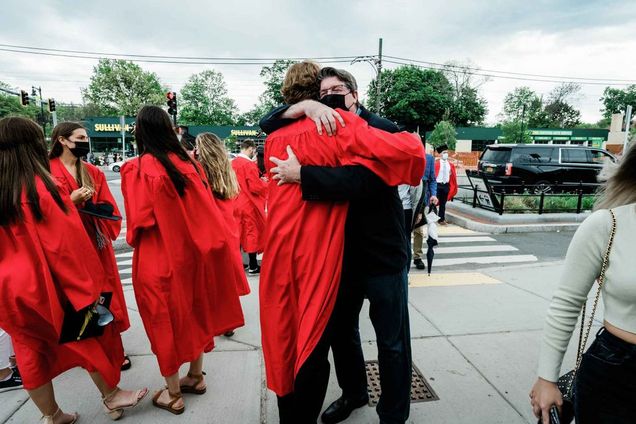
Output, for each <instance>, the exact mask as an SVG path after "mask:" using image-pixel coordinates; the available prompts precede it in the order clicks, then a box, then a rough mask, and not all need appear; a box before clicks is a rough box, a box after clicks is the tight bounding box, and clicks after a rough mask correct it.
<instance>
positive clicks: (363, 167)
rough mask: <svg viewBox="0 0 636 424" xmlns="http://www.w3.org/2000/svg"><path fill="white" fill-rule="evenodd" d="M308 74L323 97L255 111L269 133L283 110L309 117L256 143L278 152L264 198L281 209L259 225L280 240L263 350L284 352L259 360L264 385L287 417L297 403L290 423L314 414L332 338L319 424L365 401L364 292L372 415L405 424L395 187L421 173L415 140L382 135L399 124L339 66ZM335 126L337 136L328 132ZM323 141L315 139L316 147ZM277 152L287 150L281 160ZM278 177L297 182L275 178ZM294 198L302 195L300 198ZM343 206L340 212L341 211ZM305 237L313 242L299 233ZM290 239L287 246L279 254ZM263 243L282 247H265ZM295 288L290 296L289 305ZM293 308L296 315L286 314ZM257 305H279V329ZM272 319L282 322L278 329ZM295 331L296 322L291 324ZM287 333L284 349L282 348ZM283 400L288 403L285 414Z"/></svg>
mask: <svg viewBox="0 0 636 424" xmlns="http://www.w3.org/2000/svg"><path fill="white" fill-rule="evenodd" d="M310 69H311V68H310ZM317 79H318V82H319V90H320V91H319V96H320V98H321V102H323V103H324V104H321V103H319V102H317V101H315V100H303V101H300V102H298V103H296V104H293V105H291V106H289V105H287V106H283V107H281V108H277V109H275V110H274V111H272V112H271V113H270V114H269V115H268V116H266V117H265V118H264V119H262V120H261V128H262V129H263V130H264V131H265V132H267V133H270V134H271V133H272V132H274V131H275V130H277V129H280V128H282V127H284V126H285V125H287V124H289V122H290V121H289V119H285V118H290V119H297V118H300V117H304V116H307V117H309V119H306V120H303V121H301V122H299V123H296V124H293V125H290V126H289V127H286V128H284V129H280V130H279V131H278V132H275V133H274V134H272V135H270V137H271V138H270V137H268V141H267V142H266V145H265V148H266V154H265V157H266V159H269V158H270V156H272V157H273V156H277V157H278V158H279V159H277V160H276V167H275V168H274V169H272V170H271V172H272V173H273V174H274V175H275V177H273V178H275V179H274V180H272V182H271V183H270V184H271V188H272V189H271V192H270V202H269V205H270V206H271V208H274V207H275V204H276V203H275V202H276V199H278V200H279V203H280V205H281V206H280V207H281V209H282V210H283V211H286V212H287V214H289V215H287V214H282V216H280V217H279V216H278V215H277V213H276V212H275V211H274V209H272V211H271V213H270V215H269V217H268V219H269V223H268V226H269V225H270V224H271V227H268V234H270V236H269V237H268V238H267V240H268V243H269V242H270V241H273V242H274V243H278V244H279V246H277V247H272V246H271V245H270V244H268V251H267V252H266V256H265V257H264V261H265V262H264V264H263V265H264V267H266V269H264V271H267V270H269V269H270V268H269V267H270V266H271V269H272V270H273V271H276V272H278V274H273V275H272V277H271V278H270V277H268V272H269V271H268V272H264V273H263V276H261V287H260V294H261V326H262V328H263V336H264V337H263V340H264V343H263V351H264V354H266V361H271V359H270V357H269V355H271V352H273V353H274V354H276V353H278V354H279V355H281V357H282V359H283V360H282V361H278V362H275V363H274V366H269V367H268V370H267V377H268V386H269V387H270V388H272V389H273V390H274V391H275V392H276V393H277V394H278V395H279V396H280V398H279V411H280V412H281V418H283V413H284V411H290V409H291V411H292V414H293V413H299V412H300V413H301V414H303V415H302V416H303V417H305V419H304V421H295V422H315V418H316V417H317V415H318V413H319V412H320V407H321V405H322V402H323V399H324V396H325V388H326V382H327V381H328V375H329V363H328V361H327V358H326V353H327V351H328V348H329V346H331V348H332V350H333V353H334V361H335V367H336V375H337V376H338V383H339V384H340V386H341V387H342V388H343V392H344V393H343V396H342V397H341V398H340V399H338V400H337V401H335V402H334V403H332V405H331V406H330V407H329V408H327V410H326V411H325V412H324V413H323V414H322V421H323V422H339V421H342V420H344V419H346V418H347V417H348V416H349V414H350V413H351V411H352V410H353V409H355V408H358V407H360V406H362V405H363V404H365V403H366V402H367V401H368V397H367V377H366V372H365V365H364V357H363V355H362V348H361V344H360V333H359V329H358V316H359V313H360V308H361V307H362V302H363V299H364V297H365V296H367V297H368V298H369V300H370V302H371V310H372V315H371V318H372V321H373V325H374V327H375V329H376V335H377V339H378V349H379V360H380V367H381V370H382V371H381V372H382V373H383V374H382V375H390V376H391V378H384V379H383V380H382V393H383V394H382V400H381V401H380V404H379V407H378V413H379V415H380V417H381V420H383V421H384V420H386V421H387V422H404V421H405V420H406V419H407V418H408V410H409V398H410V386H411V382H410V381H411V356H410V337H409V325H408V310H407V294H406V290H407V281H406V265H407V253H406V242H405V238H406V236H405V233H404V213H403V210H402V204H401V202H400V199H399V196H398V193H397V188H396V185H398V184H400V183H405V184H417V183H418V182H419V180H420V179H421V177H422V174H423V172H424V160H423V159H424V149H423V146H422V143H421V141H420V140H419V137H416V136H414V135H412V134H407V133H401V134H390V133H389V132H397V126H396V125H395V124H393V123H391V122H390V121H388V120H385V119H382V118H380V117H378V116H376V115H374V114H372V113H370V112H369V111H367V110H366V109H364V108H363V107H362V106H361V105H360V104H359V103H358V92H357V84H356V81H355V79H354V78H353V76H352V75H351V74H349V73H348V72H346V71H344V70H338V69H335V68H323V69H322V70H320V72H319V73H318V75H317ZM312 80H313V79H312V78H307V77H305V78H301V79H300V81H301V82H304V84H300V86H301V87H299V88H302V87H303V86H306V85H307V84H311V82H312ZM307 91H310V90H307ZM305 92H306V91H305ZM310 92H311V91H310ZM307 98H308V99H311V98H312V97H307ZM326 106H327V107H326ZM334 109H339V110H334ZM340 115H342V116H340ZM358 117H359V118H358ZM360 118H361V119H360ZM340 119H344V120H345V122H346V125H345V127H344V128H339V127H338V128H337V130H336V125H337V124H336V121H339V120H340ZM365 121H366V122H365ZM323 123H324V126H325V131H324V132H323ZM314 127H316V128H315V129H314ZM381 129H382V130H389V132H385V131H381ZM323 134H324V135H323ZM334 134H335V135H336V137H335V138H333V137H329V135H334ZM279 137H280V138H279ZM288 137H289V138H291V139H292V141H293V142H291V143H289V144H290V145H293V147H292V148H295V149H296V150H297V151H298V157H296V155H294V154H293V151H291V150H290V151H289V152H287V151H286V150H287V148H286V144H287V139H288ZM275 140H276V141H275ZM338 140H340V141H338ZM321 145H324V146H323V147H319V146H321ZM274 146H276V148H274ZM334 148H337V149H339V150H340V149H341V151H340V152H336V153H337V154H336V158H340V163H338V161H334V160H333V159H332V156H331V154H333V151H332V150H331V149H334ZM270 149H272V150H271V153H269V152H270ZM314 149H321V151H320V153H318V152H316V151H315V150H314ZM323 150H324V151H323ZM287 155H288V158H287V159H285V160H282V158H284V157H285V156H287ZM360 159H363V160H360ZM347 160H348V161H347ZM301 164H302V166H301ZM325 165H331V166H325ZM268 167H270V166H268ZM282 183H298V184H300V185H299V186H298V185H291V186H289V185H281V186H280V187H279V186H278V184H282ZM301 196H302V199H303V200H304V202H300V203H298V200H299V199H300V198H301ZM346 203H348V209H347V210H345V209H344V208H343V206H344V204H346ZM321 210H322V211H325V210H330V211H331V212H330V214H329V215H328V217H326V216H325V215H323V213H320V212H318V211H321ZM314 211H315V212H314ZM293 212H296V213H293ZM343 215H344V216H343ZM287 216H289V219H286V218H287ZM276 219H279V220H280V222H279V226H278V227H274V224H272V222H274V221H275V220H276ZM343 221H344V222H343ZM343 225H344V232H342V228H343V227H342V226H343ZM274 228H276V230H275V229H274ZM279 229H283V231H281V230H279ZM270 230H271V231H270ZM325 234H330V236H325ZM308 237H310V240H312V242H311V243H308V242H307V240H308ZM290 240H293V241H295V243H296V245H295V247H294V248H292V249H291V250H290V251H289V252H287V249H288V248H289V241H290ZM269 249H271V250H269ZM343 250H344V254H342V253H341V252H343ZM273 251H276V252H280V253H282V254H281V255H274V254H272V252H273ZM285 252H287V253H285ZM292 252H293V253H292ZM284 257H287V258H288V260H289V261H291V263H288V264H287V265H286V266H275V265H274V264H271V265H268V262H267V261H269V260H270V259H271V260H272V261H273V260H274V258H284ZM287 270H291V271H292V272H294V273H296V279H291V280H290V276H289V275H288V274H287V275H286V274H285V273H286V272H287ZM340 270H341V272H340ZM279 276H280V277H283V276H284V277H285V279H286V281H287V284H286V285H288V286H289V288H288V290H289V292H291V293H292V294H294V295H295V296H294V297H293V298H292V300H289V298H290V296H288V295H287V293H288V292H287V291H286V290H284V288H283V287H284V286H282V285H281V286H279V287H280V288H279V289H278V290H277V291H269V290H267V288H266V287H265V286H266V284H265V283H264V281H271V284H270V285H268V286H267V287H271V285H273V284H275V283H276V282H277V281H278V280H277V277H279ZM339 276H340V278H338V277H339ZM296 296H297V297H298V299H299V300H300V301H299V303H298V304H297V305H294V303H293V299H295V298H296ZM277 299H283V300H285V301H286V304H290V306H291V307H289V308H286V309H285V310H284V311H280V312H276V308H275V307H276V304H277ZM316 299H320V301H316ZM290 302H291V303H290ZM331 308H333V311H332V312H331V313H330V310H331ZM296 310H298V312H294V311H296ZM266 311H272V312H273V313H277V314H281V319H280V323H279V324H277V325H279V326H280V327H276V326H273V327H272V328H268V326H267V322H264V320H266V319H267V317H268V314H267V312H266ZM285 312H287V313H285ZM294 317H301V318H302V320H299V321H298V322H296V323H295V325H294V323H293V322H292V323H290V319H292V320H293V319H295V318H294ZM327 321H328V323H327ZM272 323H276V321H275V320H272ZM285 323H289V326H286V325H285ZM277 328H281V329H285V328H290V329H291V330H286V331H285V332H284V333H283V334H281V335H277V331H276V329H277ZM294 328H298V329H299V331H297V332H294V330H293V329H294ZM266 334H272V335H273V336H272V339H271V340H273V342H272V341H271V340H270V341H267V340H266V337H265V336H266ZM290 340H291V344H292V346H291V347H288V348H284V344H289V343H290ZM278 341H280V343H284V344H279V343H277V342H278ZM295 342H298V344H294V343H295ZM270 343H271V344H272V346H269V344H270ZM325 345H326V347H325ZM297 346H298V347H301V348H302V349H299V348H298V347H297ZM266 352H267V353H266ZM287 352H296V356H295V361H294V362H295V364H296V365H295V366H294V367H292V368H289V367H290V364H289V360H286V358H288V357H287V356H285V353H287ZM287 354H288V353H287ZM277 363H278V364H282V366H281V368H280V370H287V372H279V368H278V367H277V366H275V365H276V364H277ZM270 365H271V364H270ZM291 372H293V373H294V374H292V373H291ZM292 377H294V378H295V380H294V378H292ZM292 382H293V386H292V384H291V383H292ZM279 384H280V385H279ZM290 391H292V393H291V396H290V395H289V392H290ZM300 399H304V401H303V400H300ZM292 405H298V406H296V410H295V411H294V409H293V408H294V407H293V406H292ZM292 416H293V415H292Z"/></svg>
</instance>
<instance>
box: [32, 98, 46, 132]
mask: <svg viewBox="0 0 636 424" xmlns="http://www.w3.org/2000/svg"><path fill="white" fill-rule="evenodd" d="M35 91H36V89H35V87H34V86H31V94H32V95H33V97H35ZM37 91H38V92H39V93H40V100H38V102H40V122H41V123H42V131H44V136H45V137H46V119H45V116H44V103H42V87H41V86H40V87H38V88H37Z"/></svg>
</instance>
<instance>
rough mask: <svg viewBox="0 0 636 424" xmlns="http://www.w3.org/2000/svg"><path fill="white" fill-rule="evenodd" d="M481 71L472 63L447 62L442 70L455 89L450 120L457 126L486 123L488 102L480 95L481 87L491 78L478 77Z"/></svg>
mask: <svg viewBox="0 0 636 424" xmlns="http://www.w3.org/2000/svg"><path fill="white" fill-rule="evenodd" d="M477 70H479V68H476V67H475V66H474V65H472V64H471V63H466V64H462V63H459V62H447V63H446V64H445V65H444V68H443V69H442V72H443V73H444V76H446V79H448V82H449V83H450V85H451V87H452V88H453V105H452V107H451V109H450V113H449V120H450V121H451V122H452V123H453V124H455V126H464V127H466V126H474V125H479V124H481V123H483V122H484V118H485V117H486V114H487V113H488V102H487V101H486V99H484V98H483V97H481V96H480V95H479V87H481V86H482V85H483V84H484V83H486V82H488V81H489V80H490V77H487V76H486V77H484V76H477V75H475V72H476V71H477Z"/></svg>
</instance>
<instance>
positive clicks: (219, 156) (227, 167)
mask: <svg viewBox="0 0 636 424" xmlns="http://www.w3.org/2000/svg"><path fill="white" fill-rule="evenodd" d="M195 144H196V146H197V148H198V150H199V155H198V159H199V162H200V163H201V165H202V166H203V170H204V171H205V174H206V176H207V177H208V182H209V183H210V186H211V187H212V192H213V193H214V194H215V195H216V196H218V197H219V198H221V199H232V198H234V197H236V195H237V194H238V192H239V185H238V181H237V179H236V174H235V173H234V170H233V169H232V164H231V163H230V159H229V158H228V156H227V151H226V150H225V145H224V144H223V141H221V139H220V138H219V137H218V136H217V135H216V134H212V133H201V134H199V135H197V138H196V139H195Z"/></svg>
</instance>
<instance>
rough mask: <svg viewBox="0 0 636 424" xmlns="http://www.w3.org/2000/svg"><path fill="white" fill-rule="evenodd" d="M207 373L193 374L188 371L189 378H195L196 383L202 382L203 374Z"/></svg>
mask: <svg viewBox="0 0 636 424" xmlns="http://www.w3.org/2000/svg"><path fill="white" fill-rule="evenodd" d="M204 375H205V372H202V373H201V374H192V373H191V372H189V373H188V378H193V379H195V380H196V381H197V382H196V383H195V385H197V384H199V383H200V382H202V381H203V376H204Z"/></svg>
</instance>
